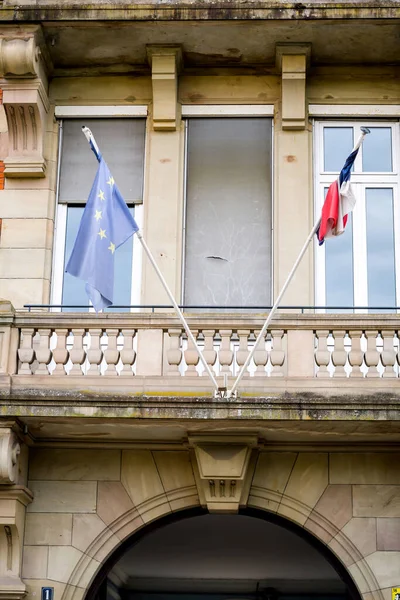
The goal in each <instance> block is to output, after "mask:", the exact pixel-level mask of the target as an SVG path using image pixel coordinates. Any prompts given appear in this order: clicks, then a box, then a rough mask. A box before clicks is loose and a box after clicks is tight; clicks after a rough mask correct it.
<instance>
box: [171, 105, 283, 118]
mask: <svg viewBox="0 0 400 600" xmlns="http://www.w3.org/2000/svg"><path fill="white" fill-rule="evenodd" d="M274 108H275V107H274V105H273V104H183V105H182V117H273V116H274Z"/></svg>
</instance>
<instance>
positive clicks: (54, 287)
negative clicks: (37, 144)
mask: <svg viewBox="0 0 400 600" xmlns="http://www.w3.org/2000/svg"><path fill="white" fill-rule="evenodd" d="M61 108H62V110H61V111H59V115H63V117H65V118H74V119H75V118H81V117H82V114H79V115H78V114H75V111H73V110H72V111H68V110H65V109H68V108H75V107H61ZM80 108H82V107H80ZM84 108H86V109H93V110H92V111H90V110H88V112H87V113H85V115H84V116H87V117H90V118H94V117H99V118H110V116H115V117H121V116H125V117H129V118H132V117H140V118H143V115H142V114H141V113H140V112H139V113H138V112H137V113H136V114H134V115H132V114H123V115H121V114H111V115H110V114H109V113H108V114H107V113H106V114H98V111H97V110H96V108H97V107H84ZM135 108H137V107H135ZM56 109H57V107H56ZM110 112H111V113H112V111H110ZM146 114H147V107H146ZM59 118H60V119H61V117H59ZM147 143H148V140H147V135H146V137H145V145H144V153H145V156H144V165H143V199H144V198H145V186H146V172H147V168H146V156H147ZM61 149H62V120H60V129H59V152H58V171H57V192H56V214H55V221H54V246H53V248H54V249H53V262H52V278H51V294H50V303H51V304H52V305H56V306H55V307H53V308H51V310H52V311H53V312H60V311H61V308H57V306H58V305H61V304H62V292H63V283H64V261H65V242H66V231H67V209H68V202H65V203H64V202H59V191H60V190H59V171H60V165H61ZM143 215H144V210H143V202H142V203H141V204H135V221H136V223H137V225H138V227H139V229H142V227H143ZM142 264H143V248H142V245H141V244H140V243H139V242H138V241H136V240H135V234H134V241H133V253H132V270H131V282H132V283H131V298H130V304H131V305H140V302H141V289H142ZM88 303H89V301H88ZM139 310H140V309H138V308H137V309H135V308H132V309H131V312H137V311H139ZM89 312H94V308H93V307H92V306H91V305H90V304H89Z"/></svg>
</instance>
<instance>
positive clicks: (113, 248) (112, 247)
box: [107, 242, 115, 254]
mask: <svg viewBox="0 0 400 600" xmlns="http://www.w3.org/2000/svg"><path fill="white" fill-rule="evenodd" d="M107 250H111V254H114V252H115V244H113V243H112V242H110V245H109V246H108V248H107Z"/></svg>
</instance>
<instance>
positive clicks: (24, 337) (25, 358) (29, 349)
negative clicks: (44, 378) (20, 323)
mask: <svg viewBox="0 0 400 600" xmlns="http://www.w3.org/2000/svg"><path fill="white" fill-rule="evenodd" d="M34 335H35V330H34V329H21V341H20V344H21V347H20V348H18V359H19V360H20V362H21V365H20V367H19V369H18V374H19V375H32V371H31V364H32V363H33V361H34V360H35V351H34V349H33V336H34Z"/></svg>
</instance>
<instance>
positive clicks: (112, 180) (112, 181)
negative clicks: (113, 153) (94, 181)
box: [107, 175, 115, 187]
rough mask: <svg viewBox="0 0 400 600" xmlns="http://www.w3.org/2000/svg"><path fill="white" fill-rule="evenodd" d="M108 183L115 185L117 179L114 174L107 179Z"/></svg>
mask: <svg viewBox="0 0 400 600" xmlns="http://www.w3.org/2000/svg"><path fill="white" fill-rule="evenodd" d="M107 183H108V185H110V186H111V187H112V186H113V185H114V183H115V181H114V177H113V176H112V175H110V179H109V180H108V181H107Z"/></svg>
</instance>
